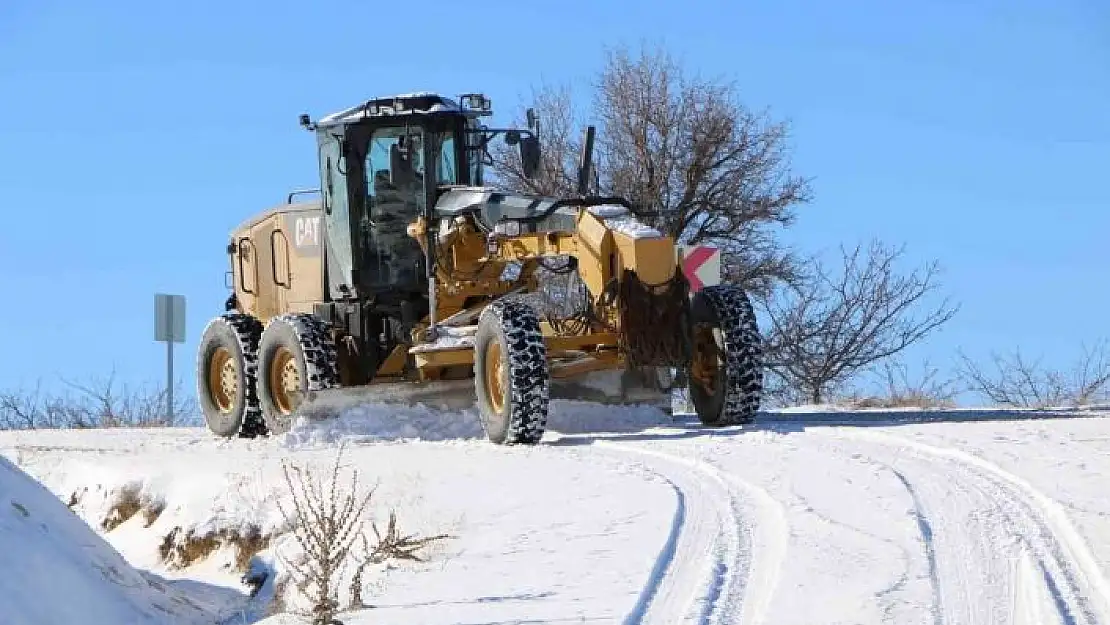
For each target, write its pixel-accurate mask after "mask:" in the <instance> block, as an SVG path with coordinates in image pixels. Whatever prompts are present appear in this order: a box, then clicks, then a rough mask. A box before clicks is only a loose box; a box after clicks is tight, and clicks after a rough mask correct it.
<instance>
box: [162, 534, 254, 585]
mask: <svg viewBox="0 0 1110 625" xmlns="http://www.w3.org/2000/svg"><path fill="white" fill-rule="evenodd" d="M271 539H272V536H269V535H266V534H264V533H263V532H262V530H261V529H260V528H259V527H258V526H256V525H248V526H247V527H246V528H243V529H221V530H217V531H208V532H204V533H198V532H196V531H195V530H192V529H190V530H188V531H186V530H184V529H183V528H181V527H180V526H178V527H174V528H173V529H172V530H171V531H170V533H168V534H166V536H165V537H164V538H163V539H162V544H161V545H160V546H159V548H158V555H159V556H161V558H162V562H163V563H165V564H166V565H168V566H170V567H173V568H178V569H182V568H186V567H189V566H192V565H193V564H196V563H197V562H199V561H201V560H204V559H205V558H208V557H209V556H211V555H212V554H213V553H215V552H216V551H218V550H219V549H221V548H224V547H231V548H233V549H234V551H235V564H234V566H235V571H236V572H237V573H243V574H246V573H247V572H248V571H249V570H250V563H251V558H253V557H254V556H255V555H256V554H258V553H259V552H260V551H262V550H264V549H266V548H267V547H269V546H270V541H271Z"/></svg>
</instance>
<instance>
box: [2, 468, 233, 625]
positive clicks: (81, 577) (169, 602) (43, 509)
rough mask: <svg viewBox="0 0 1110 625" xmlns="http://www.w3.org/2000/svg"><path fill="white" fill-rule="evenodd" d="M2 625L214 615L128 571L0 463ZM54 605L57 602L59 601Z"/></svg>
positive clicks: (30, 482) (52, 500)
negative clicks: (2, 564) (2, 560)
mask: <svg viewBox="0 0 1110 625" xmlns="http://www.w3.org/2000/svg"><path fill="white" fill-rule="evenodd" d="M0 493H2V494H0V553H2V554H4V555H3V558H4V564H5V566H4V567H3V569H0V597H3V622H4V623H5V624H6V625H22V624H24V623H26V624H28V625H30V624H38V623H57V624H59V625H64V624H65V623H81V624H83V625H102V624H104V625H107V624H109V623H134V624H141V623H166V622H173V623H198V624H199V623H212V622H213V621H214V618H213V615H211V614H206V613H205V612H204V611H203V610H202V609H201V608H199V607H198V606H196V605H193V604H192V603H190V602H189V601H188V600H187V599H185V598H184V596H182V595H180V594H178V593H176V592H174V591H173V590H172V588H170V587H169V586H168V585H166V584H164V583H162V582H161V581H159V580H158V579H157V578H154V577H153V576H148V575H145V574H143V573H140V572H139V571H137V570H135V569H134V568H132V567H131V566H130V565H129V564H128V563H127V562H126V561H125V560H124V559H123V557H122V556H120V554H119V553H118V552H117V551H116V550H115V549H113V548H112V547H111V546H110V545H109V544H108V543H106V542H105V541H104V540H103V539H102V538H101V537H100V536H99V535H97V534H96V532H94V531H93V530H92V529H91V528H90V527H89V526H88V525H87V524H85V522H84V521H82V520H81V519H80V518H78V517H77V516H76V515H75V514H73V513H72V512H71V511H70V510H69V509H68V508H66V506H65V505H64V504H63V503H62V502H61V501H60V500H59V499H58V498H57V497H55V496H54V495H53V494H52V493H51V492H50V491H48V490H47V489H46V488H45V487H43V486H42V485H41V484H39V483H38V482H37V481H35V480H34V479H32V478H31V477H30V476H28V475H27V474H26V473H24V472H23V471H21V470H20V469H19V468H18V467H16V466H15V465H14V464H12V463H11V461H9V460H8V459H7V458H4V457H2V456H0ZM59 599H61V600H59Z"/></svg>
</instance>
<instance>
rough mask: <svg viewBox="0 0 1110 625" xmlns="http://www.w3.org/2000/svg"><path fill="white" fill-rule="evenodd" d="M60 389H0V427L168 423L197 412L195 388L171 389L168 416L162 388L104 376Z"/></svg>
mask: <svg viewBox="0 0 1110 625" xmlns="http://www.w3.org/2000/svg"><path fill="white" fill-rule="evenodd" d="M62 382H63V385H64V387H65V388H66V389H68V390H67V391H65V392H60V391H51V392H47V391H44V390H43V388H42V385H41V383H40V384H38V385H36V386H35V387H34V388H32V389H14V390H6V391H0V430H34V429H51V428H77V429H81V428H108V427H172V426H174V425H178V424H179V423H181V422H182V421H184V420H186V418H188V417H191V416H192V415H194V414H196V398H195V397H194V393H191V392H188V391H186V390H184V389H182V388H175V389H174V402H173V403H174V410H173V416H172V417H171V416H169V415H167V414H166V399H167V398H166V389H165V388H164V387H154V388H149V387H130V386H128V385H126V384H119V383H118V382H117V381H116V376H115V372H112V373H111V374H109V376H108V377H107V378H106V379H101V380H92V381H89V382H86V383H75V382H71V381H68V380H63V381H62Z"/></svg>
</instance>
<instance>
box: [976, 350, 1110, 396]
mask: <svg viewBox="0 0 1110 625" xmlns="http://www.w3.org/2000/svg"><path fill="white" fill-rule="evenodd" d="M1108 349H1110V346H1108V344H1107V342H1106V341H1100V342H1099V343H1097V344H1095V345H1094V346H1087V345H1083V346H1082V347H1081V351H1080V354H1079V356H1078V357H1077V358H1076V359H1075V361H1074V362H1073V364H1072V365H1071V367H1070V368H1068V369H1064V370H1061V369H1047V368H1045V367H1044V366H1043V365H1042V364H1041V360H1040V359H1039V358H1038V359H1033V360H1030V359H1029V358H1028V357H1026V356H1025V355H1023V354H1022V353H1021V350H1020V349H1015V350H1014V351H1013V353H1012V354H1009V355H1000V354H998V353H992V354H991V364H992V365H993V371H988V370H986V369H984V368H983V367H980V366H979V365H977V364H975V363H974V362H973V361H972V360H971V359H970V358H968V357H967V356H966V355H965V354H963V353H962V352H961V353H960V356H959V357H960V372H961V374H962V375H963V377H964V378H965V379H966V381H967V385H968V390H971V391H973V392H976V393H978V394H980V395H982V396H984V397H985V398H987V399H988V400H990V401H992V402H994V403H996V404H999V405H1002V406H1012V407H1016V408H1054V407H1085V406H1091V405H1094V404H1099V403H1105V402H1107V401H1108V400H1110V351H1108Z"/></svg>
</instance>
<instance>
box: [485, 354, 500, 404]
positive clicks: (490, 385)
mask: <svg viewBox="0 0 1110 625" xmlns="http://www.w3.org/2000/svg"><path fill="white" fill-rule="evenodd" d="M502 369H503V368H502V363H501V344H500V343H498V342H497V341H490V342H489V345H487V346H486V372H485V373H486V394H487V395H488V396H489V403H490V405H492V406H493V410H494V411H495V412H501V410H502V409H503V408H504V407H505V387H504V384H503V377H502V375H501V374H502V372H503V371H502Z"/></svg>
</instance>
